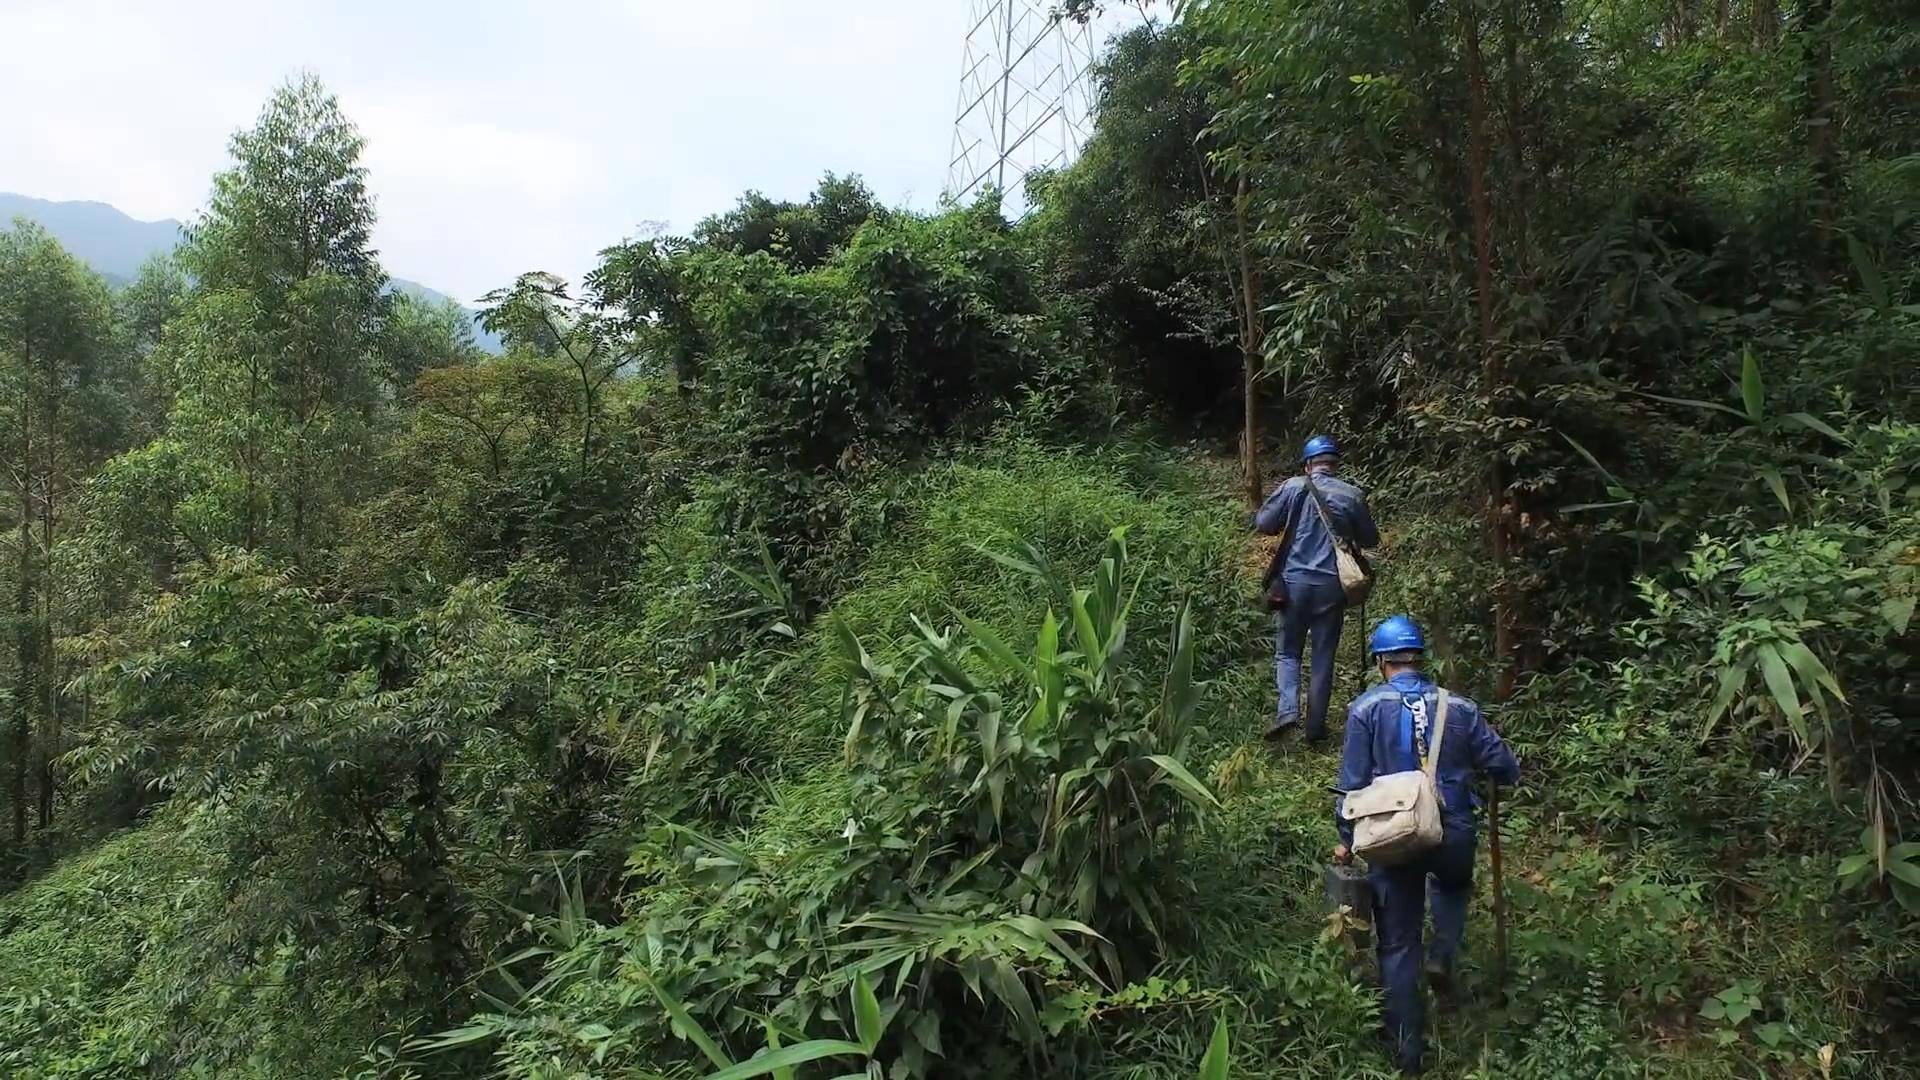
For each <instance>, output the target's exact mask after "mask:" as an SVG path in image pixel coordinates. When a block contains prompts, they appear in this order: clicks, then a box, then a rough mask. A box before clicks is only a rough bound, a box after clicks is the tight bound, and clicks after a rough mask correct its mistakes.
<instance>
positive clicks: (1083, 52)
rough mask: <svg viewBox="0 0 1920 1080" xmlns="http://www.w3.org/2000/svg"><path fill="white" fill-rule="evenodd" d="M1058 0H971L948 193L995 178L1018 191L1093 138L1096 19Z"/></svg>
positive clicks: (960, 193) (963, 193)
mask: <svg viewBox="0 0 1920 1080" xmlns="http://www.w3.org/2000/svg"><path fill="white" fill-rule="evenodd" d="M1057 2H1058V0H971V7H972V16H971V19H970V21H969V29H968V30H967V45H966V57H965V60H964V61H963V63H962V64H961V68H960V103H959V105H958V107H957V109H956V111H955V115H954V121H953V157H952V160H951V161H950V163H949V164H948V166H947V194H948V195H951V196H953V197H955V198H958V199H966V198H967V197H968V196H971V195H973V194H974V193H975V192H977V191H980V190H981V189H982V188H985V187H988V186H993V187H997V188H999V189H1000V190H1001V191H1002V192H1006V193H1010V194H1011V195H1013V196H1014V197H1015V198H1019V197H1020V191H1019V188H1020V185H1021V181H1023V180H1024V179H1026V176H1027V174H1028V173H1030V172H1032V171H1034V170H1035V169H1047V168H1059V167H1061V166H1063V165H1066V164H1067V163H1068V162H1070V161H1072V160H1073V157H1074V155H1075V154H1076V153H1078V152H1079V150H1080V144H1081V143H1082V142H1084V141H1085V139H1086V134H1087V127H1088V122H1089V121H1088V118H1089V117H1090V116H1091V114H1092V108H1091V103H1090V101H1089V100H1088V97H1089V91H1088V86H1087V72H1088V71H1089V69H1091V68H1092V66H1093V29H1092V27H1091V26H1090V25H1088V24H1087V23H1084V22H1076V21H1074V20H1072V19H1067V18H1061V17H1060V16H1058V15H1057V14H1056V12H1055V10H1054V5H1055V4H1056V3H1057Z"/></svg>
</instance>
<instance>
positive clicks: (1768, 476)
mask: <svg viewBox="0 0 1920 1080" xmlns="http://www.w3.org/2000/svg"><path fill="white" fill-rule="evenodd" d="M1760 478H1761V479H1762V480H1765V481H1766V482H1767V486H1768V487H1769V488H1772V489H1773V497H1774V498H1776V499H1779V500H1780V508H1781V509H1782V510H1785V511H1786V512H1787V513H1789V514H1791V513H1793V501H1792V500H1791V499H1788V498H1787V482H1786V481H1785V480H1784V479H1782V478H1781V476H1780V470H1778V469H1761V470H1760Z"/></svg>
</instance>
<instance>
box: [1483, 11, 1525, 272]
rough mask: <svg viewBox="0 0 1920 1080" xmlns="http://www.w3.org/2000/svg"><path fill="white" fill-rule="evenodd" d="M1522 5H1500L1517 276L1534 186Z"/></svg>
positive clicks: (1510, 215) (1512, 255)
mask: <svg viewBox="0 0 1920 1080" xmlns="http://www.w3.org/2000/svg"><path fill="white" fill-rule="evenodd" d="M1519 6H1520V0H1504V2H1503V3H1502V4H1501V6H1500V16H1501V37H1502V38H1503V39H1504V40H1503V42H1502V44H1504V45H1505V46H1506V53H1507V57H1506V59H1507V70H1506V79H1505V83H1506V91H1507V109H1506V112H1507V153H1508V154H1509V155H1510V156H1511V157H1512V159H1513V160H1512V161H1511V162H1510V163H1509V164H1508V167H1509V168H1510V169H1512V170H1513V173H1512V179H1511V181H1510V183H1509V191H1508V196H1507V197H1508V199H1509V201H1510V202H1511V203H1512V205H1510V206H1508V207H1507V220H1508V221H1510V222H1512V224H1513V238H1512V240H1511V242H1510V243H1509V245H1508V248H1507V250H1508V252H1509V253H1510V258H1509V261H1510V262H1511V263H1512V264H1513V266H1514V267H1515V268H1516V269H1515V270H1514V271H1512V273H1514V274H1515V275H1516V276H1518V275H1523V274H1524V270H1523V269H1520V268H1523V267H1524V266H1525V265H1526V252H1527V218H1528V216H1529V212H1530V211H1529V207H1528V203H1527V200H1528V197H1529V196H1528V192H1529V188H1530V187H1531V185H1530V184H1529V182H1528V175H1527V156H1526V143H1525V140H1524V139H1523V138H1522V137H1521V134H1520V131H1521V128H1520V84H1521V81H1522V79H1523V78H1524V76H1523V74H1522V72H1521V70H1520V14H1519V11H1518V10H1517V9H1518V8H1519ZM1482 107H1483V108H1484V105H1483V106H1482Z"/></svg>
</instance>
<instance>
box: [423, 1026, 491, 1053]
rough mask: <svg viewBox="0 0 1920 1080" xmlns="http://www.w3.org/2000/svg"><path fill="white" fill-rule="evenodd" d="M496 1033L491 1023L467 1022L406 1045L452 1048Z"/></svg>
mask: <svg viewBox="0 0 1920 1080" xmlns="http://www.w3.org/2000/svg"><path fill="white" fill-rule="evenodd" d="M496 1034H498V1032H497V1031H495V1030H494V1028H493V1027H492V1026H491V1025H488V1024H468V1025H467V1026H465V1027H458V1028H454V1029H453V1030H452V1031H442V1032H439V1033H437V1034H435V1035H431V1036H429V1037H427V1038H424V1039H418V1040H414V1041H411V1042H409V1043H408V1046H410V1047H412V1048H414V1049H417V1050H429V1051H440V1050H452V1049H454V1048H456V1047H461V1046H471V1045H473V1044H474V1043H477V1042H482V1041H484V1040H487V1039H490V1038H492V1037H493V1036H495V1035H496Z"/></svg>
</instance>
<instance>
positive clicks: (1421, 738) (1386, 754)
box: [1333, 671, 1520, 846]
mask: <svg viewBox="0 0 1920 1080" xmlns="http://www.w3.org/2000/svg"><path fill="white" fill-rule="evenodd" d="M1438 708H1439V687H1437V686H1435V685H1434V683H1433V680H1431V679H1429V678H1427V677H1426V676H1425V675H1422V674H1420V673H1418V672H1411V671H1403V672H1401V673H1400V674H1398V675H1395V676H1394V677H1393V679H1392V680H1391V681H1389V682H1385V683H1382V684H1380V685H1379V686H1376V687H1374V688H1373V689H1371V690H1368V691H1367V692H1366V693H1364V694H1361V695H1360V696H1359V697H1357V698H1355V699H1353V704H1352V705H1350V706H1348V707H1347V744H1346V750H1345V752H1344V753H1343V754H1342V755H1341V758H1340V782H1339V783H1338V784H1337V785H1335V786H1336V788H1337V789H1338V790H1339V791H1340V792H1341V794H1340V795H1339V796H1338V797H1337V798H1336V799H1335V800H1334V807H1333V811H1334V819H1335V821H1336V822H1337V823H1338V825H1339V828H1340V842H1341V843H1343V844H1346V845H1348V846H1352V844H1353V823H1352V822H1350V821H1347V820H1346V818H1345V817H1344V816H1343V815H1342V814H1341V813H1340V808H1341V805H1342V804H1343V803H1345V801H1346V794H1345V793H1346V792H1349V791H1359V790H1360V789H1361V788H1364V787H1366V786H1367V785H1368V784H1371V783H1373V782H1374V781H1375V780H1376V779H1378V778H1380V777H1382V776H1387V775H1390V774H1392V773H1397V772H1412V771H1413V770H1415V769H1418V768H1420V767H1421V760H1422V758H1423V756H1424V754H1425V751H1426V747H1427V741H1428V738H1429V736H1430V732H1429V731H1428V725H1429V724H1430V723H1431V719H1432V718H1433V717H1434V716H1436V715H1437V710H1438ZM1416 728H1418V732H1417V733H1416ZM1476 775H1484V776H1491V777H1492V778H1493V781H1494V783H1497V784H1514V783H1518V782H1519V780H1520V762H1519V761H1517V760H1515V758H1514V756H1513V751H1512V750H1509V749H1507V744H1506V743H1505V742H1503V741H1502V740H1501V738H1500V736H1499V735H1497V734H1495V733H1494V730H1493V729H1492V728H1490V727H1488V726H1487V719H1486V717H1485V716H1483V715H1482V714H1481V712H1480V706H1479V705H1476V704H1474V702H1473V699H1471V698H1466V697H1460V696H1457V695H1454V694H1452V693H1449V694H1448V695H1447V737H1446V738H1445V739H1444V740H1442V742H1441V743H1440V764H1439V767H1438V768H1437V769H1436V770H1434V784H1435V786H1436V787H1438V788H1439V789H1440V817H1441V824H1442V825H1443V827H1445V828H1446V829H1447V831H1449V832H1452V831H1454V830H1456V829H1468V830H1471V829H1472V828H1473V810H1474V805H1475V797H1474V793H1473V780H1474V777H1475V776H1476Z"/></svg>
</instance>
